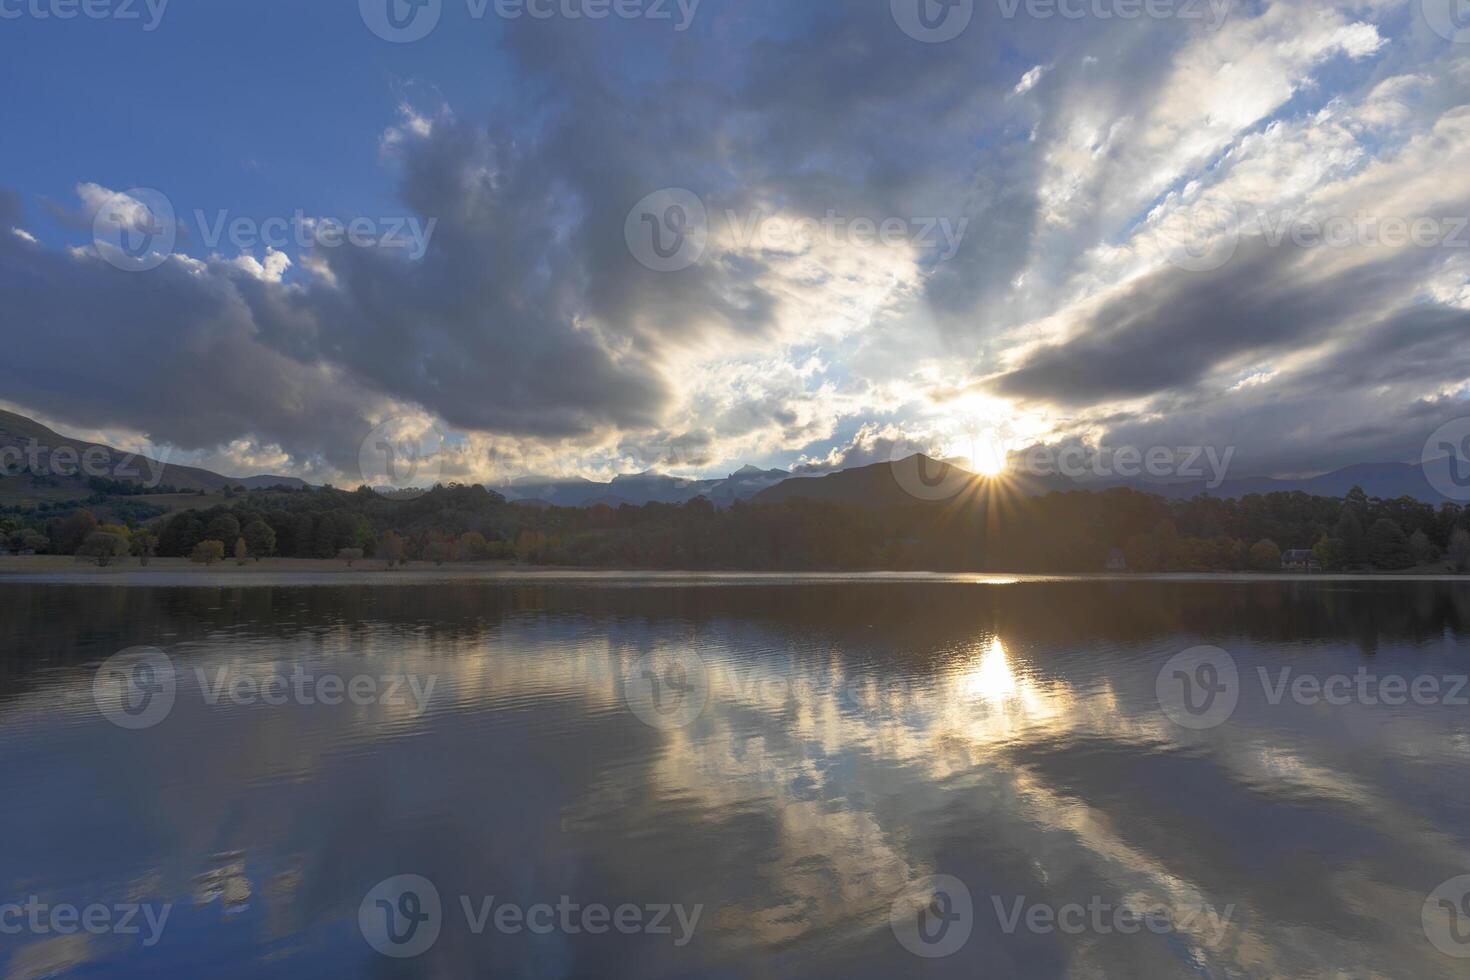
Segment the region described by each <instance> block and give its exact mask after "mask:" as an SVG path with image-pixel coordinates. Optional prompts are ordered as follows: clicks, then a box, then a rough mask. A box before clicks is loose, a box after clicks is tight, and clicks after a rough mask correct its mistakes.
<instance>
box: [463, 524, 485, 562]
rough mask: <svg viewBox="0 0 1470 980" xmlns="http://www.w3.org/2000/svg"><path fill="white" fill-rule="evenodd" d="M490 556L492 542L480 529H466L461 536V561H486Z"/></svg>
mask: <svg viewBox="0 0 1470 980" xmlns="http://www.w3.org/2000/svg"><path fill="white" fill-rule="evenodd" d="M489 557H490V542H488V541H486V540H485V535H483V534H481V533H480V532H479V531H466V532H465V533H464V534H462V535H460V538H459V560H460V561H485V560H486V559H488V558H489Z"/></svg>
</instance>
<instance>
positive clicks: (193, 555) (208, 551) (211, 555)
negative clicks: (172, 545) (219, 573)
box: [189, 540, 225, 565]
mask: <svg viewBox="0 0 1470 980" xmlns="http://www.w3.org/2000/svg"><path fill="white" fill-rule="evenodd" d="M224 559H225V546H224V542H222V541H213V540H210V541H201V542H199V543H198V544H196V545H195V546H194V550H193V551H192V552H190V554H189V560H190V561H192V562H194V563H195V564H197V565H213V564H214V563H215V562H217V561H224Z"/></svg>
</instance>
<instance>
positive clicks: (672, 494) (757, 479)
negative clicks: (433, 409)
mask: <svg viewBox="0 0 1470 980" xmlns="http://www.w3.org/2000/svg"><path fill="white" fill-rule="evenodd" d="M790 475H791V474H790V473H787V472H786V471H785V470H762V469H759V468H757V467H754V466H746V467H744V468H742V469H740V470H737V471H736V472H734V473H731V474H730V475H729V476H727V477H725V479H723V480H689V479H685V478H683V477H677V476H666V475H664V474H662V473H655V472H653V471H651V470H650V471H648V472H644V473H630V474H626V475H623V476H616V477H613V479H612V480H611V481H610V482H608V483H597V482H595V481H592V480H584V479H582V478H580V477H574V478H572V479H555V478H552V477H538V476H531V477H522V478H521V479H518V480H513V481H511V482H510V483H508V484H505V485H502V486H492V487H490V489H491V490H494V491H495V492H497V493H499V494H501V495H502V496H504V497H505V498H506V499H507V500H509V501H511V502H512V503H536V504H542V505H546V506H554V507H595V506H597V505H598V504H603V505H606V506H608V507H619V506H621V505H623V504H631V505H633V506H635V507H641V506H642V505H644V504H649V503H659V504H682V503H686V502H688V501H690V500H693V499H694V498H695V497H707V498H709V500H710V502H711V503H713V504H714V505H715V506H716V507H728V506H730V505H731V504H733V503H734V502H735V501H737V500H748V499H750V498H751V497H754V496H755V495H756V494H758V493H760V492H761V491H762V490H764V489H766V488H767V487H772V486H775V485H776V484H778V483H780V482H781V481H782V480H785V479H786V478H787V477H789V476H790Z"/></svg>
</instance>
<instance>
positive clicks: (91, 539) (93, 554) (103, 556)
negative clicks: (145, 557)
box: [77, 531, 128, 568]
mask: <svg viewBox="0 0 1470 980" xmlns="http://www.w3.org/2000/svg"><path fill="white" fill-rule="evenodd" d="M127 553H128V542H127V540H126V539H125V538H123V537H121V536H119V535H116V534H111V533H109V532H107V531H93V532H92V533H91V534H89V535H87V540H85V541H83V542H82V546H81V547H80V548H78V549H77V555H78V557H84V558H91V559H93V560H95V561H96V562H97V564H98V565H100V566H102V567H103V568H106V567H107V566H108V565H111V564H112V563H113V562H114V561H115V560H117V559H118V558H122V557H125V556H126V555H127Z"/></svg>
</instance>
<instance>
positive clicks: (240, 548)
mask: <svg viewBox="0 0 1470 980" xmlns="http://www.w3.org/2000/svg"><path fill="white" fill-rule="evenodd" d="M249 560H250V547H249V545H247V544H246V543H245V539H244V538H243V537H239V538H236V539H235V564H236V565H243V564H245V563H246V562H247V561H249Z"/></svg>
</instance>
